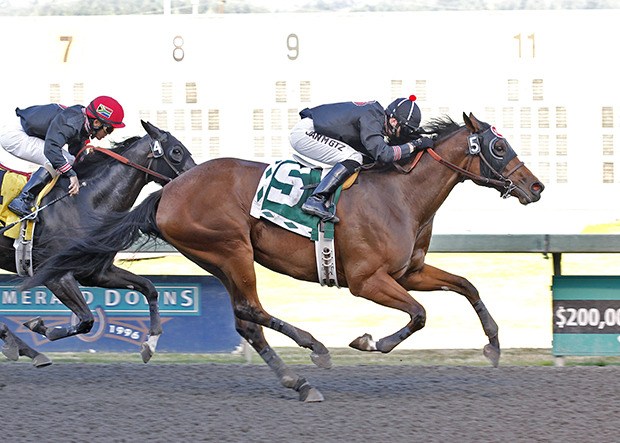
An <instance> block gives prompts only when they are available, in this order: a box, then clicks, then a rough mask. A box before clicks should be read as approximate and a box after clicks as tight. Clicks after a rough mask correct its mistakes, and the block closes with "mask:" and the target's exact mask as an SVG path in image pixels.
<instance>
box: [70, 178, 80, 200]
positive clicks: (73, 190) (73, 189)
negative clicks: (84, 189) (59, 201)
mask: <svg viewBox="0 0 620 443" xmlns="http://www.w3.org/2000/svg"><path fill="white" fill-rule="evenodd" d="M79 192H80V180H79V179H78V177H77V175H74V176H71V177H69V195H76V194H78V193H79Z"/></svg>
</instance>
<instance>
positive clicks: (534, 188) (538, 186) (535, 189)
mask: <svg viewBox="0 0 620 443" xmlns="http://www.w3.org/2000/svg"><path fill="white" fill-rule="evenodd" d="M530 189H531V190H532V192H533V193H535V194H540V193H541V192H542V191H543V189H545V186H544V185H543V184H542V183H540V182H536V183H534V184H533V185H532V186H531V188H530Z"/></svg>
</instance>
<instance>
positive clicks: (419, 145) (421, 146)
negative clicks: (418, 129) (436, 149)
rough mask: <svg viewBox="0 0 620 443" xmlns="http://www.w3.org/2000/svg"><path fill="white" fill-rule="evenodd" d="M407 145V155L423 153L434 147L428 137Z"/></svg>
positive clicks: (433, 143)
mask: <svg viewBox="0 0 620 443" xmlns="http://www.w3.org/2000/svg"><path fill="white" fill-rule="evenodd" d="M407 144H408V145H409V149H410V151H409V155H411V154H413V153H414V152H417V151H423V150H425V149H428V148H432V147H433V146H435V142H434V141H433V140H432V139H431V138H429V137H420V138H417V139H415V140H413V141H410V142H409V143H407Z"/></svg>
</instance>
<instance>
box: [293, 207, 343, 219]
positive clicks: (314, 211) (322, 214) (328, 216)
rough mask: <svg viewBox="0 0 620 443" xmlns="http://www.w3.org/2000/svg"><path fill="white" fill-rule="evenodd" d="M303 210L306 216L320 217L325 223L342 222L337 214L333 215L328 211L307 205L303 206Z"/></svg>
mask: <svg viewBox="0 0 620 443" xmlns="http://www.w3.org/2000/svg"><path fill="white" fill-rule="evenodd" d="M301 210H302V211H303V212H305V213H306V214H310V215H315V216H317V217H319V218H320V219H321V221H324V222H332V223H338V222H339V221H340V219H339V218H338V217H336V214H332V213H331V212H329V211H326V210H323V211H322V210H320V209H318V208H316V207H314V206H310V205H306V204H305V203H304V204H303V205H302V207H301Z"/></svg>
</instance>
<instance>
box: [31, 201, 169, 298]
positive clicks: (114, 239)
mask: <svg viewBox="0 0 620 443" xmlns="http://www.w3.org/2000/svg"><path fill="white" fill-rule="evenodd" d="M161 194H162V190H161V189H160V190H159V191H156V192H154V193H152V194H150V195H149V196H148V197H146V199H144V201H142V203H140V204H139V205H138V206H136V207H135V208H134V209H132V210H131V211H129V212H111V213H106V214H105V216H104V217H102V219H101V220H100V223H99V224H96V225H95V226H94V228H93V229H92V230H89V231H87V232H84V234H85V235H83V236H77V237H74V238H71V239H69V240H68V241H67V244H66V246H65V247H64V248H63V249H62V250H61V251H60V252H59V253H53V254H52V255H50V256H49V258H48V259H46V260H44V261H43V262H42V263H41V264H40V265H39V266H37V267H36V269H35V272H34V276H32V277H29V278H26V279H25V280H24V281H23V282H22V284H21V285H20V287H21V288H22V289H28V288H32V287H35V286H41V285H44V284H45V283H46V282H48V281H50V280H52V279H54V278H59V277H61V276H63V275H64V274H66V273H67V272H73V274H74V276H75V277H76V278H77V279H78V280H79V279H80V278H87V277H88V276H91V275H95V274H97V273H100V272H105V271H106V270H107V269H109V268H110V266H112V264H113V263H114V257H115V255H116V253H117V252H119V251H122V250H125V249H127V248H129V247H130V246H131V245H132V244H134V243H136V242H137V241H138V240H139V239H140V238H141V237H143V235H146V237H145V238H144V242H146V241H147V240H148V239H149V238H161V234H160V232H159V229H158V228H157V224H156V221H155V215H156V212H157V207H158V205H159V201H160V200H161Z"/></svg>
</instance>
